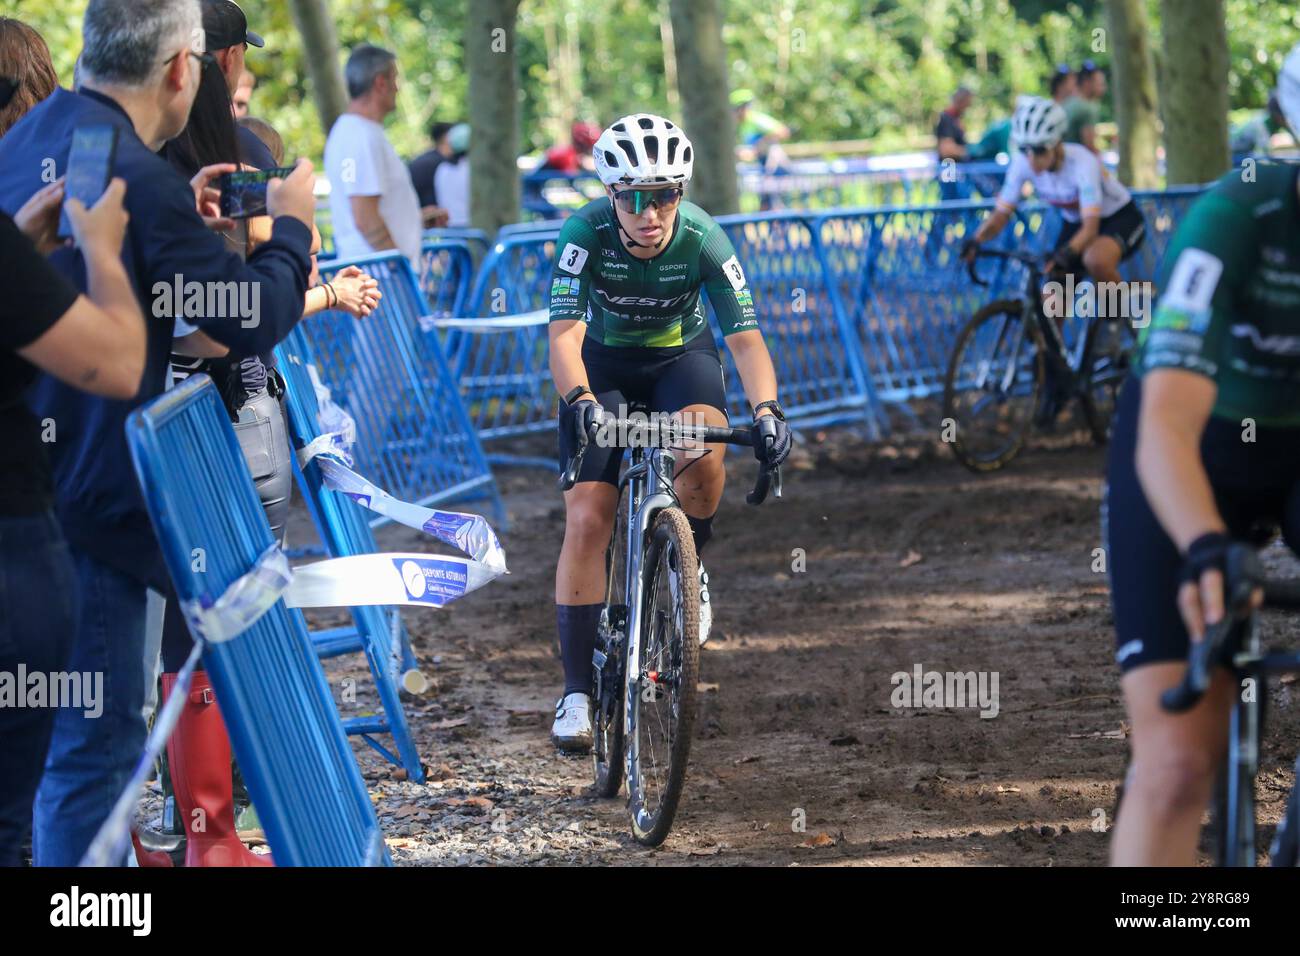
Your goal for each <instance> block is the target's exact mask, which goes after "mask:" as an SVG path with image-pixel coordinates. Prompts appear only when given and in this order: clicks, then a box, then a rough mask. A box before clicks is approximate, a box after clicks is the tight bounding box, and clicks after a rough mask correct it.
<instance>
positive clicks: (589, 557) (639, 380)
mask: <svg viewBox="0 0 1300 956" xmlns="http://www.w3.org/2000/svg"><path fill="white" fill-rule="evenodd" d="M595 158H596V172H597V174H598V175H599V176H600V180H601V182H602V183H604V184H605V190H606V196H605V197H603V198H599V199H595V200H592V201H591V202H590V203H588V204H587V205H585V206H584V207H582V209H580V210H578V212H577V213H576V214H574V215H573V216H572V217H570V218H569V219H568V220H567V221H566V222H565V224H564V227H563V229H562V230H561V232H560V236H559V238H558V239H557V240H556V245H555V248H556V258H555V263H554V268H553V272H552V282H551V303H550V350H551V351H550V365H551V374H552V377H553V379H554V381H555V385H556V388H557V389H558V390H559V392H560V394H561V395H562V396H564V404H563V406H562V408H561V414H560V421H559V430H560V460H561V462H562V463H563V462H567V461H568V460H569V458H570V457H571V456H572V454H573V452H574V451H575V450H576V448H577V447H578V442H579V440H580V438H579V436H580V435H581V434H583V433H584V432H585V433H587V434H590V429H591V427H592V425H593V423H594V422H595V421H596V420H597V418H598V416H599V414H600V412H601V409H607V410H608V411H609V412H612V413H615V414H620V415H624V416H625V415H626V414H627V404H628V403H629V402H632V401H638V402H644V403H646V404H647V406H648V408H649V410H650V411H651V412H663V413H671V412H681V413H682V414H683V417H684V418H685V419H686V420H687V421H689V422H691V423H693V424H708V425H726V424H727V415H726V412H725V408H726V392H725V389H724V387H723V380H722V362H721V359H720V358H719V356H718V351H717V346H716V345H715V344H714V338H713V334H712V332H711V331H710V329H709V323H708V318H707V314H706V312H705V307H704V303H703V301H702V300H701V297H700V291H701V289H703V290H706V291H707V292H708V296H709V302H710V303H711V304H712V306H713V309H714V312H715V314H716V315H717V318H718V322H719V324H720V326H721V330H722V333H723V335H724V336H725V339H726V342H727V346H728V347H729V348H730V349H731V353H732V356H733V357H734V359H735V362H736V368H737V369H738V370H739V372H740V378H741V382H742V384H743V385H744V388H745V395H746V396H747V398H748V399H749V400H750V402H751V404H752V405H753V406H754V414H755V420H757V418H758V417H760V416H768V415H774V416H776V419H777V421H776V428H777V436H776V442H775V444H774V445H773V446H772V447H771V448H770V449H767V450H763V449H762V447H761V446H760V448H759V449H758V450H756V451H755V455H756V456H757V457H759V460H760V461H765V462H767V463H768V464H773V465H774V464H779V463H780V462H781V461H784V460H785V458H786V456H787V455H788V454H789V451H790V433H789V430H788V429H787V428H786V425H785V422H784V416H783V415H782V412H781V408H780V406H779V405H777V403H776V394H777V382H776V372H775V370H774V369H773V367H772V359H771V356H770V355H769V354H768V351H767V344H766V342H764V340H763V336H762V333H761V332H760V331H759V330H758V319H757V316H756V313H755V311H754V301H753V296H752V295H751V293H750V290H749V285H748V283H747V282H746V280H745V273H744V270H743V269H742V268H741V266H740V263H739V262H738V261H737V259H736V253H735V250H734V249H733V248H732V245H731V241H730V240H729V239H728V238H727V236H726V234H725V233H724V232H723V231H722V228H721V227H720V226H719V225H718V224H717V223H715V222H714V221H713V220H712V219H711V218H710V217H709V215H708V214H707V213H706V212H705V211H704V210H703V209H701V208H700V207H699V206H696V205H695V204H694V203H690V202H687V201H685V200H684V199H683V198H682V193H683V190H684V188H685V185H686V183H687V182H689V180H690V178H691V168H692V163H693V156H692V148H691V144H690V141H689V140H688V139H687V138H686V135H685V133H683V132H682V130H681V129H680V128H679V127H677V126H676V125H675V124H674V123H671V122H670V121H668V120H666V119H663V118H662V117H659V116H653V115H650V114H646V113H637V114H634V115H631V116H625V117H623V118H622V119H620V120H618V121H617V122H615V123H614V124H613V125H612V126H610V127H609V128H608V129H606V130H605V131H604V132H603V133H602V134H601V136H600V139H599V140H598V141H597V143H596V146H595ZM756 430H757V426H756ZM723 448H724V446H720V445H710V446H708V451H707V452H705V453H704V454H703V455H701V456H698V457H693V456H685V457H684V460H683V461H682V462H681V466H680V467H679V468H678V474H677V479H676V490H677V494H678V496H679V498H680V500H681V504H682V508H683V510H684V511H685V512H686V515H687V517H688V519H689V520H690V523H691V530H692V531H693V532H694V536H695V545H696V548H697V549H698V550H702V549H703V548H704V546H705V544H706V543H707V542H708V540H709V537H710V535H711V534H712V522H713V515H714V513H715V512H716V511H717V507H718V502H719V500H720V499H721V497H722V487H723V481H724V478H725V472H724V470H723V463H722V458H723ZM622 459H623V450H622V449H619V448H607V447H600V446H599V445H598V444H597V443H594V442H593V443H592V444H591V445H590V446H589V447H588V450H587V453H586V457H585V458H584V460H583V465H582V470H581V472H580V474H579V475H578V480H577V484H575V486H574V487H573V488H572V490H570V491H568V492H566V493H565V515H566V518H565V529H564V544H563V547H562V548H561V551H560V558H559V563H558V565H557V567H556V572H555V603H556V624H557V627H558V629H559V639H560V648H561V655H562V657H563V661H564V693H563V695H562V696H561V699H560V701H559V703H558V704H557V706H556V718H555V724H554V727H553V728H552V731H551V736H552V739H553V740H554V741H555V743H556V744H557V746H559V747H560V748H561V749H562V750H566V751H584V750H586V749H588V748H589V747H590V745H591V716H590V697H589V695H590V690H591V679H592V664H591V657H592V651H593V649H594V646H595V640H596V626H597V622H598V619H599V616H600V610H601V606H602V602H603V600H604V593H605V548H606V546H607V545H608V543H609V540H610V535H611V533H612V531H613V526H614V518H615V509H616V506H617V502H618V497H617V482H618V473H619V466H620V464H621V462H622ZM707 583H708V577H707V575H706V574H705V573H704V568H703V566H701V568H700V589H701V595H700V603H701V615H700V640H701V642H703V640H704V639H705V638H706V637H707V635H708V627H709V622H710V619H711V617H712V615H711V612H710V609H709V604H708V588H707Z"/></svg>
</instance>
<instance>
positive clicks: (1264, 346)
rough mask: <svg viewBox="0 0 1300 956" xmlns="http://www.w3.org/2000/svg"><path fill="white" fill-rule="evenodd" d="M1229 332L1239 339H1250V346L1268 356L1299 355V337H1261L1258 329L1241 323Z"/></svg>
mask: <svg viewBox="0 0 1300 956" xmlns="http://www.w3.org/2000/svg"><path fill="white" fill-rule="evenodd" d="M1231 332H1232V334H1233V335H1234V336H1236V337H1237V338H1239V339H1250V342H1251V344H1252V345H1254V346H1255V348H1257V349H1258V350H1259V351H1261V352H1268V353H1269V354H1270V355H1300V335H1261V334H1260V331H1259V329H1257V328H1255V326H1253V325H1248V324H1247V323H1245V322H1242V323H1240V324H1238V325H1234V326H1232V328H1231Z"/></svg>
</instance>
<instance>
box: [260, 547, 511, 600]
mask: <svg viewBox="0 0 1300 956" xmlns="http://www.w3.org/2000/svg"><path fill="white" fill-rule="evenodd" d="M499 573H500V572H497V571H494V570H493V569H492V568H489V567H488V566H487V565H485V564H482V563H480V562H478V561H472V560H470V559H468V558H448V557H444V556H442V555H436V554H399V553H389V554H360V555H355V556H353V557H347V558H332V559H330V560H328V561H320V562H318V563H316V564H304V565H300V566H299V567H296V568H294V569H293V580H292V581H291V582H290V583H289V587H288V589H287V590H286V591H285V592H284V603H285V604H286V605H288V606H289V607H299V608H302V607H361V606H363V605H369V604H381V605H398V604H400V605H408V606H416V607H434V608H439V607H443V606H444V605H447V604H449V603H451V602H452V601H454V600H456V599H457V598H459V597H463V596H464V595H466V594H468V593H469V592H470V591H476V590H478V589H479V588H481V587H482V586H483V585H485V584H487V583H488V582H489V581H492V580H493V579H494V578H496V577H498V575H499Z"/></svg>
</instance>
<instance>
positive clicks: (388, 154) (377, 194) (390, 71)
mask: <svg viewBox="0 0 1300 956" xmlns="http://www.w3.org/2000/svg"><path fill="white" fill-rule="evenodd" d="M344 77H345V79H346V80H347V85H348V96H349V97H351V101H350V102H349V103H348V108H347V111H346V112H344V113H343V115H342V116H340V117H339V118H338V120H336V121H335V123H334V126H333V128H332V129H331V130H330V133H329V138H328V139H327V140H326V142H325V173H326V175H327V176H328V177H329V181H330V211H331V213H332V214H333V223H334V242H335V245H336V247H337V249H338V254H339V256H340V257H343V258H351V257H355V256H362V255H367V254H369V253H372V252H381V251H383V250H386V249H397V250H399V251H400V252H401V253H402V254H403V255H404V256H406V257H407V259H409V260H410V261H411V265H412V267H414V268H416V269H417V270H418V268H419V259H420V238H421V233H422V230H423V227H424V226H425V225H434V224H436V222H437V218H438V216H439V213H441V212H442V210H434V208H433V207H429V210H428V213H427V216H426V214H425V211H424V210H422V209H421V207H420V200H419V196H418V195H417V194H416V192H415V186H414V185H413V184H412V182H411V175H410V172H409V171H408V170H407V168H406V165H405V164H404V163H403V162H402V161H401V159H399V158H398V156H397V151H396V150H395V149H393V144H392V143H390V142H389V140H388V136H387V135H386V134H385V133H384V127H383V122H384V118H385V117H387V116H388V115H389V114H390V113H392V112H393V111H394V110H396V109H397V93H398V90H399V81H398V67H397V58H396V57H395V56H394V55H393V54H392V53H391V52H389V51H388V50H385V49H383V48H382V47H377V46H371V45H370V44H368V43H367V44H363V45H361V46H359V47H357V48H356V49H355V50H353V51H352V54H351V56H349V57H348V63H347V67H346V69H345V70H344Z"/></svg>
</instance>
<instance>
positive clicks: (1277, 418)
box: [1135, 163, 1300, 427]
mask: <svg viewBox="0 0 1300 956" xmlns="http://www.w3.org/2000/svg"><path fill="white" fill-rule="evenodd" d="M1254 172H1255V177H1254V179H1253V181H1249V182H1247V181H1244V180H1243V175H1242V171H1241V170H1234V171H1233V172H1231V173H1228V174H1227V175H1226V176H1224V177H1223V178H1222V179H1220V180H1219V181H1218V182H1217V183H1216V184H1215V185H1214V187H1213V188H1212V189H1211V190H1210V191H1209V192H1208V193H1206V194H1205V195H1204V196H1202V197H1201V198H1199V199H1198V200H1197V201H1196V203H1195V204H1194V205H1193V206H1192V208H1191V209H1190V210H1189V211H1188V212H1187V215H1186V218H1185V219H1184V220H1183V222H1182V225H1180V226H1179V227H1178V231H1177V232H1176V233H1175V234H1174V238H1173V240H1172V242H1171V243H1170V247H1169V251H1168V253H1167V254H1166V255H1165V260H1164V264H1163V266H1162V268H1161V276H1160V282H1159V286H1158V288H1160V289H1161V290H1162V292H1161V295H1160V300H1159V302H1158V303H1157V305H1156V310H1155V315H1154V316H1153V318H1152V321H1151V324H1150V325H1149V326H1148V327H1147V328H1145V329H1143V330H1142V331H1141V333H1140V335H1139V338H1138V345H1139V351H1138V356H1137V361H1136V363H1135V372H1136V374H1137V375H1139V376H1140V375H1142V374H1144V373H1145V372H1148V371H1150V370H1152V369H1157V368H1181V369H1186V370H1188V371H1191V372H1197V373H1199V374H1201V375H1205V376H1207V377H1208V378H1212V379H1213V380H1214V382H1215V384H1216V385H1217V386H1218V395H1217V398H1216V400H1215V403H1214V409H1213V412H1212V415H1213V416H1214V417H1216V418H1220V419H1232V420H1235V421H1238V422H1240V421H1241V420H1242V419H1246V418H1250V419H1253V420H1254V421H1255V422H1256V423H1257V424H1258V425H1260V426H1281V427H1295V426H1300V202H1298V201H1297V198H1296V179H1297V176H1300V167H1296V166H1286V165H1274V164H1267V163H1260V164H1258V165H1257V166H1256V167H1255V170H1254Z"/></svg>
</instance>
